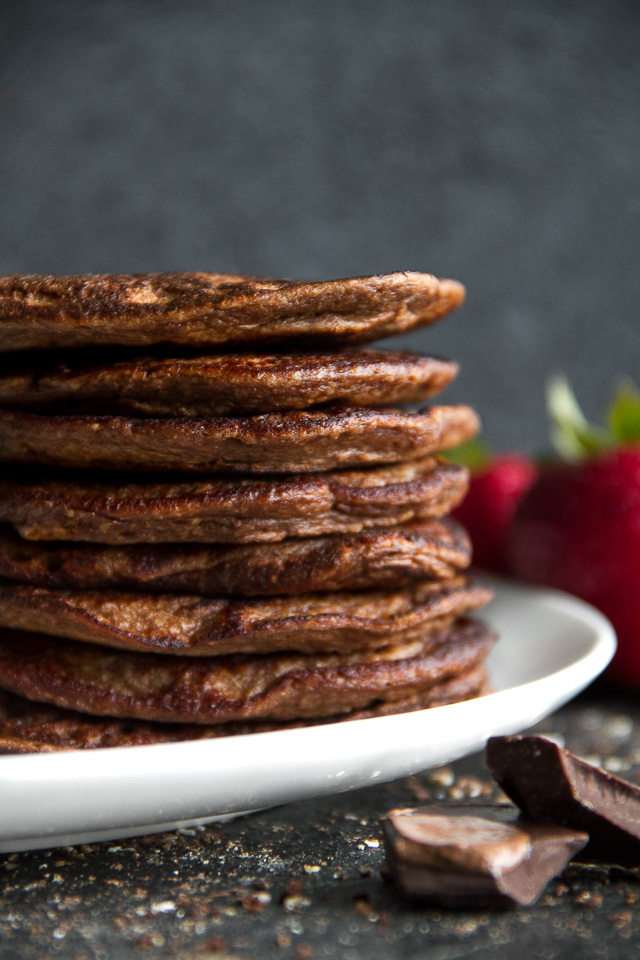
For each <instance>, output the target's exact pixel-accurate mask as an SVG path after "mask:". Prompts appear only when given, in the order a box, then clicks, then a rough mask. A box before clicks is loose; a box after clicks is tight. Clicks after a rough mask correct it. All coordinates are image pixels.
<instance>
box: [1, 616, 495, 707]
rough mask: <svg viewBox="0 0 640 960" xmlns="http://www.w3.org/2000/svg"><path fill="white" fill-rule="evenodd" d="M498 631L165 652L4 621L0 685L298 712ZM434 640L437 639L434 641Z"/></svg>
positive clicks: (377, 694) (400, 685) (418, 685)
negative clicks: (260, 651) (273, 649)
mask: <svg viewBox="0 0 640 960" xmlns="http://www.w3.org/2000/svg"><path fill="white" fill-rule="evenodd" d="M494 639H495V637H494V635H493V633H492V632H491V630H489V628H488V627H486V626H485V625H484V624H481V623H478V622H474V621H466V620H462V621H458V622H457V623H456V624H455V625H453V626H452V627H450V628H449V629H448V630H444V631H443V632H442V634H441V635H440V637H439V644H437V643H436V638H434V637H431V638H429V640H428V641H426V646H427V652H425V643H423V642H421V641H419V640H414V641H412V642H409V643H405V644H398V645H396V646H392V647H387V648H385V649H384V650H382V651H375V652H367V653H350V654H323V655H317V656H306V655H304V654H291V653H289V654H270V655H265V656H253V657H245V656H228V657H168V656H163V655H161V654H147V653H131V652H129V651H113V650H107V649H106V648H103V647H97V646H93V645H90V644H84V643H77V642H75V641H73V640H59V639H57V638H49V637H45V636H42V635H39V634H31V633H22V632H19V631H9V630H7V631H3V632H2V633H1V634H0V686H1V687H4V688H5V689H7V690H10V691H12V692H13V693H19V694H21V695H22V696H25V697H27V698H28V699H30V700H38V701H44V702H46V703H54V704H56V705H58V706H61V707H67V708H71V709H74V710H80V711H81V712H83V713H91V714H99V715H105V716H111V717H128V718H132V719H142V720H162V721H169V722H177V723H204V724H214V723H225V722H227V721H236V720H277V721H282V720H298V719H308V718H314V717H327V716H332V715H334V714H339V713H348V712H349V711H351V710H360V709H366V708H368V707H371V706H374V705H375V704H376V703H378V702H380V701H382V702H398V701H402V700H406V699H407V698H408V697H412V696H417V695H418V694H419V693H420V692H421V691H426V690H428V689H430V688H431V687H433V685H434V684H436V683H439V682H441V681H443V680H447V679H450V678H452V677H454V676H457V675H459V674H461V673H466V672H468V671H470V670H473V669H474V668H476V667H477V666H479V665H480V664H481V663H482V662H483V661H484V658H485V657H486V655H487V653H488V651H489V649H490V647H491V645H492V643H493V641H494ZM434 645H435V649H434Z"/></svg>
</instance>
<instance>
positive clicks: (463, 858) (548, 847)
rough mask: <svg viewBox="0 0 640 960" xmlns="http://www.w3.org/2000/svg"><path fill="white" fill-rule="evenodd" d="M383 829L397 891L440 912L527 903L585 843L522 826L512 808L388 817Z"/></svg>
mask: <svg viewBox="0 0 640 960" xmlns="http://www.w3.org/2000/svg"><path fill="white" fill-rule="evenodd" d="M382 826H383V830H384V840H385V849H386V854H387V861H388V867H389V872H390V874H391V877H392V879H393V880H394V882H395V883H396V885H397V886H398V887H399V888H400V890H401V891H402V892H403V893H404V894H405V895H406V896H409V897H417V898H420V899H427V900H429V901H431V902H433V903H438V904H441V905H442V906H445V907H512V906H519V905H526V904H530V903H533V902H534V901H535V900H536V899H537V898H538V897H539V895H540V893H541V892H542V890H543V889H544V887H545V885H546V883H547V881H548V880H550V879H551V877H554V876H556V875H557V874H558V873H560V871H561V870H562V869H563V868H564V867H565V866H566V864H567V863H568V862H569V860H570V859H571V858H572V856H573V855H574V854H575V853H576V852H577V851H578V850H580V849H581V847H583V846H584V844H585V843H586V842H587V839H588V837H587V835H586V834H585V833H580V832H578V831H575V830H568V829H566V828H564V827H555V826H547V825H543V824H535V823H531V822H529V821H526V820H524V819H523V818H522V817H519V815H518V811H517V810H515V809H514V808H513V807H507V806H503V807H496V806H488V805H478V804H457V805H455V806H454V805H451V804H448V805H437V804H432V805H429V806H426V807H421V808H419V809H417V810H409V809H407V810H392V811H391V812H390V813H389V814H387V816H386V817H384V818H383V821H382Z"/></svg>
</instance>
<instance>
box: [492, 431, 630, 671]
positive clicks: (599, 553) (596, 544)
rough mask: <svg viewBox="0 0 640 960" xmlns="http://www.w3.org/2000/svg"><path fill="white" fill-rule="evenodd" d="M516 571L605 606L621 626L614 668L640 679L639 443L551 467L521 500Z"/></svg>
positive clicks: (514, 532) (513, 553)
mask: <svg viewBox="0 0 640 960" xmlns="http://www.w3.org/2000/svg"><path fill="white" fill-rule="evenodd" d="M508 555H509V556H508V559H509V566H510V570H511V572H512V573H514V574H515V575H516V576H518V577H522V578H523V579H525V580H531V581H534V582H535V583H542V584H547V585H549V586H552V587H557V588H559V589H560V590H566V591H567V592H568V593H573V594H575V595H576V596H578V597H581V598H582V599H583V600H586V601H587V602H589V603H592V604H593V605H594V606H595V607H598V608H599V609H600V610H601V611H602V612H603V613H604V614H605V616H607V617H608V618H609V619H610V620H611V622H612V623H613V626H614V628H615V630H616V632H617V634H618V652H617V653H616V656H615V658H614V660H613V662H612V664H611V667H610V668H609V671H610V675H611V676H612V677H613V678H614V679H616V680H618V681H619V682H621V683H624V684H626V685H636V686H637V685H640V447H638V446H636V447H622V448H619V449H617V450H615V451H613V452H610V453H606V454H604V455H600V456H599V457H597V458H596V459H593V460H588V461H585V462H582V463H577V464H558V465H555V466H552V467H549V468H548V469H546V470H544V471H543V472H542V473H541V474H540V476H539V478H538V480H537V482H536V483H535V484H534V486H533V487H532V488H531V489H530V491H529V493H528V494H527V495H526V496H525V497H524V498H523V500H522V501H521V503H520V505H519V507H518V510H517V513H516V516H515V518H514V520H513V524H512V528H511V534H510V542H509V547H508Z"/></svg>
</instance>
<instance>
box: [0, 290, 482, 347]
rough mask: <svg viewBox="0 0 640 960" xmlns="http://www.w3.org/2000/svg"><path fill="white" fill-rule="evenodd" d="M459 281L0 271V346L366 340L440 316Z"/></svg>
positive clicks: (460, 294)
mask: <svg viewBox="0 0 640 960" xmlns="http://www.w3.org/2000/svg"><path fill="white" fill-rule="evenodd" d="M463 299H464V287H463V286H462V285H461V284H459V283H456V281H455V280H438V279H436V277H432V276H431V275H430V274H427V273H391V274H386V275H382V276H373V277H353V278H348V279H344V280H327V281H321V282H319V283H302V282H296V281H292V280H273V279H266V278H259V277H241V276H233V275H228V274H219V273H151V274H138V275H132V274H113V275H108V274H80V275H77V276H66V277H56V276H40V275H13V276H5V277H0V350H3V351H8V350H37V349H42V348H47V349H49V348H60V347H86V346H101V345H106V344H115V345H116V346H142V345H145V344H160V343H163V344H164V343H166V344H190V345H192V346H194V347H208V346H219V345H221V344H233V345H240V344H250V345H251V348H252V349H253V348H254V345H255V344H258V343H260V344H269V343H281V342H291V343H309V344H314V343H318V342H319V343H332V344H348V343H367V342H369V341H371V340H377V339H379V338H380V337H389V336H395V335H397V334H400V333H404V332H405V331H407V330H412V329H415V328H416V327H420V326H423V325H424V324H428V323H433V321H434V320H439V319H440V317H443V316H445V315H446V314H447V313H449V312H450V311H451V310H454V309H455V308H456V307H457V306H459V305H460V304H461V303H462V301H463Z"/></svg>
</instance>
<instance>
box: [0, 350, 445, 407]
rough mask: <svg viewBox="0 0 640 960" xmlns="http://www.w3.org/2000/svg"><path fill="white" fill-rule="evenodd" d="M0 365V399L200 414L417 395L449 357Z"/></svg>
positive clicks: (376, 402)
mask: <svg viewBox="0 0 640 960" xmlns="http://www.w3.org/2000/svg"><path fill="white" fill-rule="evenodd" d="M72 362H73V361H72V360H68V359H67V358H65V363H64V364H59V365H58V366H57V367H53V368H46V367H39V368H36V369H33V368H27V369H22V370H16V369H15V357H11V358H9V360H8V361H6V362H5V364H4V367H3V369H2V370H1V371H0V406H2V407H10V408H12V409H14V410H34V411H45V412H47V413H50V412H56V413H72V414H75V415H77V414H110V415H115V414H118V415H122V414H124V415H129V416H134V417H149V416H150V417H154V416H160V417H176V416H181V417H209V416H228V415H237V414H248V413H253V414H256V413H271V412H273V411H278V410H304V409H307V408H308V407H312V406H315V405H317V404H331V403H337V402H340V403H346V404H354V405H362V406H380V405H382V404H390V403H419V402H420V401H423V400H429V399H431V397H433V396H435V394H437V393H439V392H440V391H441V390H443V389H444V388H445V387H446V386H447V384H449V383H450V382H451V380H452V379H453V377H454V376H455V375H456V373H457V370H458V367H457V364H455V363H452V362H451V361H450V360H440V359H437V358H434V357H417V356H414V355H412V354H410V353H391V352H386V351H382V350H360V351H358V352H356V351H351V350H347V351H344V352H343V353H333V354H282V355H281V354H271V355H267V356H258V355H255V354H236V355H224V354H223V355H220V356H205V357H190V358H174V359H164V358H157V357H136V358H135V359H132V360H125V361H121V362H116V363H104V364H100V363H99V362H98V363H95V361H94V363H93V365H89V366H86V365H85V366H82V365H79V366H71V365H70V364H71V363H72Z"/></svg>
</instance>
